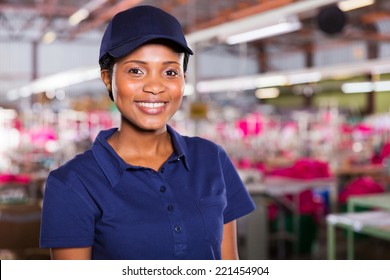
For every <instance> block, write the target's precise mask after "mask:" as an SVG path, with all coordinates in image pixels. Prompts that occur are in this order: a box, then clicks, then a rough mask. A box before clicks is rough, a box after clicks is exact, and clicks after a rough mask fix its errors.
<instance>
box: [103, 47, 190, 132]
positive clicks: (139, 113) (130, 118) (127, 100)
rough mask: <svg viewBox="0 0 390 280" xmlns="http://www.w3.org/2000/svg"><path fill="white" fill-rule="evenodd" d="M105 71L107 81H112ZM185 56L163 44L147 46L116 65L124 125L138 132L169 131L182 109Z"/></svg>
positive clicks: (113, 86) (118, 101) (114, 80)
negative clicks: (169, 123)
mask: <svg viewBox="0 0 390 280" xmlns="http://www.w3.org/2000/svg"><path fill="white" fill-rule="evenodd" d="M108 76H109V75H108V72H103V73H102V77H103V80H104V82H105V83H106V84H107V81H108V82H109V77H108ZM184 80H185V74H184V72H183V54H179V53H177V52H175V51H173V50H172V49H171V48H169V47H167V46H165V45H161V44H146V45H144V46H141V47H139V48H138V49H136V50H135V51H133V52H131V53H130V54H129V55H127V56H125V57H123V58H122V59H120V60H119V61H118V62H116V63H115V65H114V68H113V74H112V79H111V90H112V93H113V97H114V102H115V104H116V106H117V108H118V110H119V111H120V112H121V114H122V122H124V123H125V124H126V123H127V124H129V126H131V127H134V128H136V129H141V130H148V131H153V130H154V131H158V130H165V128H166V126H165V125H166V123H167V122H168V121H169V120H170V119H171V117H172V116H173V115H174V114H175V112H176V111H177V110H178V109H179V107H180V105H181V102H182V97H183V91H184V83H185V81H184Z"/></svg>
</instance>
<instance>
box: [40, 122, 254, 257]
mask: <svg viewBox="0 0 390 280" xmlns="http://www.w3.org/2000/svg"><path fill="white" fill-rule="evenodd" d="M116 130H117V129H116V128H113V129H110V130H106V131H101V132H100V133H99V135H98V136H97V138H96V140H95V142H94V143H93V145H92V148H91V149H90V150H88V151H86V152H85V153H83V154H81V155H78V156H76V157H75V158H74V159H72V160H70V161H69V162H67V163H66V164H64V165H63V166H61V167H60V168H58V169H56V170H54V171H52V172H51V173H50V174H49V176H48V178H47V183H46V187H45V193H44V201H43V210H42V226H41V240H40V244H41V247H47V248H59V247H62V248H70V247H72V248H74V247H86V246H92V259H129V260H130V259H171V260H173V259H193V260H194V259H221V241H222V233H223V225H224V224H225V223H228V222H230V221H233V220H235V219H237V218H239V217H241V216H243V215H246V214H248V213H249V212H251V211H252V210H254V208H255V206H254V204H253V202H252V200H251V198H250V196H249V194H248V192H247V190H246V188H245V186H244V185H243V183H242V181H241V179H240V177H239V175H238V174H237V172H236V170H235V168H234V166H233V164H232V162H231V160H230V159H229V157H228V155H227V154H226V152H225V151H224V150H223V149H222V147H221V146H219V145H216V144H214V143H213V142H210V141H208V140H205V139H202V138H199V137H187V136H182V135H179V134H178V133H177V132H176V131H175V130H173V129H172V128H171V127H168V132H169V133H170V135H171V138H172V142H173V146H174V153H173V154H172V155H171V156H170V157H169V159H168V160H167V161H166V162H165V163H164V164H163V166H162V167H161V169H160V170H159V171H158V172H157V171H154V170H152V169H150V168H144V167H142V166H133V165H130V164H127V163H126V162H124V161H123V160H122V159H121V158H120V157H119V155H118V154H117V153H116V152H115V151H114V149H113V148H112V147H111V146H110V145H109V144H108V142H107V139H108V138H109V137H110V136H111V135H112V134H113V133H114V132H115V131H116ZM129 144H130V145H131V141H129Z"/></svg>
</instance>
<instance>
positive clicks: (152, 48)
mask: <svg viewBox="0 0 390 280" xmlns="http://www.w3.org/2000/svg"><path fill="white" fill-rule="evenodd" d="M183 56H184V53H178V52H177V51H176V50H174V49H173V48H171V47H170V46H166V45H165V44H157V43H147V44H144V45H142V46H140V47H138V48H137V49H135V50H134V51H132V52H131V53H129V54H128V55H126V56H124V57H123V58H122V59H120V61H123V60H129V59H140V60H143V61H178V62H179V61H181V60H182V57H183Z"/></svg>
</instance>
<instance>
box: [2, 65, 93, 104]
mask: <svg viewBox="0 0 390 280" xmlns="http://www.w3.org/2000/svg"><path fill="white" fill-rule="evenodd" d="M99 77H100V68H99V67H83V68H78V69H73V70H70V71H65V72H61V73H57V74H54V75H51V76H47V77H44V78H40V79H37V80H35V81H33V82H31V83H30V84H28V85H25V86H23V87H21V88H18V89H13V90H10V91H8V92H7V97H8V99H9V100H16V99H18V98H20V97H28V96H30V95H32V94H37V93H41V92H47V91H53V90H56V89H61V88H66V87H68V86H71V85H75V84H79V83H83V82H87V81H90V80H94V79H98V78H99Z"/></svg>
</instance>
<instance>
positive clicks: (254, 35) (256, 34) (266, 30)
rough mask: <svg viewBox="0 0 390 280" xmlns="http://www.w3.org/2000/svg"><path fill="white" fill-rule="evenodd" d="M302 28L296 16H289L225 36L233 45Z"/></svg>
mask: <svg viewBox="0 0 390 280" xmlns="http://www.w3.org/2000/svg"><path fill="white" fill-rule="evenodd" d="M301 28H302V23H301V22H300V21H299V20H298V19H297V18H295V17H294V18H289V19H287V20H285V21H282V22H279V23H277V24H274V25H270V26H265V27H261V28H259V29H255V30H251V31H248V32H243V33H239V34H235V35H231V36H229V37H227V38H226V43H227V44H229V45H234V44H238V43H242V42H250V41H254V40H258V39H264V38H268V37H272V36H276V35H280V34H285V33H289V32H294V31H297V30H299V29H301Z"/></svg>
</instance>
